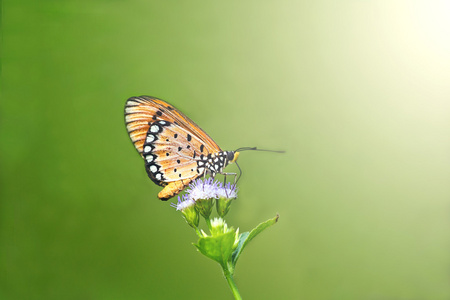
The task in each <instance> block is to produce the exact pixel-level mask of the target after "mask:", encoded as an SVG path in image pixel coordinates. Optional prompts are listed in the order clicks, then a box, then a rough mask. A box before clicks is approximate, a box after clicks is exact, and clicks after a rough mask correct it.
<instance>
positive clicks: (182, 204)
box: [170, 195, 195, 210]
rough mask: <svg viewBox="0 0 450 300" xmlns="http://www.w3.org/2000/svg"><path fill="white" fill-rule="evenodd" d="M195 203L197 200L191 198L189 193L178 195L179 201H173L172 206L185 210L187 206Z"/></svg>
mask: <svg viewBox="0 0 450 300" xmlns="http://www.w3.org/2000/svg"><path fill="white" fill-rule="evenodd" d="M194 205H195V201H194V200H192V199H189V197H188V195H183V196H181V197H180V196H178V203H171V204H170V206H172V207H174V208H176V209H177V210H185V209H186V208H189V207H192V206H194Z"/></svg>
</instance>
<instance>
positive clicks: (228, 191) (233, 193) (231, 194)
mask: <svg viewBox="0 0 450 300" xmlns="http://www.w3.org/2000/svg"><path fill="white" fill-rule="evenodd" d="M217 196H218V198H227V199H236V198H237V188H236V185H235V184H231V183H230V182H228V183H227V184H226V185H225V186H223V185H222V184H220V188H219V189H218V193H217Z"/></svg>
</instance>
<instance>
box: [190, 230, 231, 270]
mask: <svg viewBox="0 0 450 300" xmlns="http://www.w3.org/2000/svg"><path fill="white" fill-rule="evenodd" d="M235 236H236V233H235V232H234V231H229V232H227V233H224V234H221V235H216V236H207V237H201V238H200V239H199V241H198V244H197V245H196V244H194V246H195V247H197V249H198V250H199V251H200V252H201V253H202V254H203V255H205V256H207V257H209V258H211V259H213V260H215V261H217V262H218V263H219V264H221V265H222V267H225V266H226V264H227V261H228V260H229V259H230V256H231V253H232V252H233V244H234V239H235Z"/></svg>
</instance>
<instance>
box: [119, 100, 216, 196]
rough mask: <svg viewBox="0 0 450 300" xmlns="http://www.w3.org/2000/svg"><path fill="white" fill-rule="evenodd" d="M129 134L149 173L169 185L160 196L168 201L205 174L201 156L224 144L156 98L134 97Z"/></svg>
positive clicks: (129, 108) (129, 103)
mask: <svg viewBox="0 0 450 300" xmlns="http://www.w3.org/2000/svg"><path fill="white" fill-rule="evenodd" d="M125 123H126V126H127V131H128V134H129V136H130V138H131V141H132V142H133V144H134V146H135V148H136V149H137V151H138V152H139V154H140V155H141V156H142V157H143V158H144V160H145V161H146V170H147V173H148V175H149V177H150V179H152V180H153V181H154V182H155V183H156V184H158V185H162V186H165V188H164V189H163V190H162V191H161V192H160V193H159V194H158V197H159V198H160V199H163V200H167V199H169V198H171V197H173V196H174V195H176V194H178V193H179V192H180V191H182V190H183V189H184V187H185V186H186V185H187V184H189V183H190V182H191V181H192V180H194V179H195V178H197V177H199V176H200V175H202V174H203V172H204V168H199V167H198V165H197V160H196V158H198V157H199V156H200V155H202V154H203V155H208V154H212V153H217V152H220V151H221V149H220V147H219V146H218V145H217V144H216V143H215V142H214V141H213V140H212V139H211V137H209V136H208V134H206V132H204V131H203V130H202V129H201V128H200V127H199V126H198V125H197V124H195V123H194V122H193V121H192V120H191V119H189V118H188V117H187V116H185V115H184V114H183V113H182V112H181V111H179V110H178V109H176V108H175V107H174V106H172V105H171V104H169V103H167V102H165V101H163V100H161V99H158V98H154V97H148V96H140V97H131V98H129V99H128V100H127V102H126V105H125Z"/></svg>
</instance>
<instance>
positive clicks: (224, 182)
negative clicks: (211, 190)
mask: <svg viewBox="0 0 450 300" xmlns="http://www.w3.org/2000/svg"><path fill="white" fill-rule="evenodd" d="M219 174H222V175H223V188H224V189H225V194H226V195H227V198H228V191H227V188H226V183H227V175H234V184H236V176H237V174H236V173H225V172H223V173H219Z"/></svg>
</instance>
